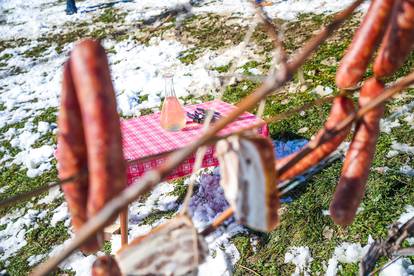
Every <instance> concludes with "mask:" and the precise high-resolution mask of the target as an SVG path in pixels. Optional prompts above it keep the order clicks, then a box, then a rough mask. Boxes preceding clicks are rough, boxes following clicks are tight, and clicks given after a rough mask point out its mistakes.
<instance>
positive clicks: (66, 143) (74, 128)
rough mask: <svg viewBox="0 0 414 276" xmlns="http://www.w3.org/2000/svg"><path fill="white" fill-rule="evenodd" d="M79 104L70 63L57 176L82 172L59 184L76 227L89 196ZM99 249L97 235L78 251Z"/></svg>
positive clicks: (65, 77) (83, 216)
mask: <svg viewBox="0 0 414 276" xmlns="http://www.w3.org/2000/svg"><path fill="white" fill-rule="evenodd" d="M81 125H82V119H81V114H80V109H79V103H78V100H77V97H76V93H75V88H74V86H73V80H72V76H71V73H70V64H69V62H68V63H66V64H65V65H64V69H63V81H62V94H61V98H60V110H59V116H58V127H59V132H58V148H59V150H58V151H57V154H56V157H57V160H58V172H59V178H60V179H65V178H68V177H71V176H74V175H78V176H79V175H81V177H78V178H76V179H75V180H74V181H72V182H70V183H66V184H65V185H63V186H62V190H63V193H64V195H65V199H66V201H67V202H68V207H69V211H70V213H71V217H72V225H73V228H74V230H75V232H76V231H77V230H79V228H80V227H81V226H82V225H83V224H84V223H85V222H86V221H87V210H86V208H87V207H86V202H87V196H88V177H87V176H86V175H85V171H86V169H87V155H86V144H85V138H84V133H83V128H82V127H81ZM98 248H99V245H98V242H97V240H96V237H92V238H91V239H90V240H89V241H88V242H87V243H86V244H84V246H83V247H82V248H81V250H82V251H83V252H85V253H88V252H94V251H96V250H97V249H98Z"/></svg>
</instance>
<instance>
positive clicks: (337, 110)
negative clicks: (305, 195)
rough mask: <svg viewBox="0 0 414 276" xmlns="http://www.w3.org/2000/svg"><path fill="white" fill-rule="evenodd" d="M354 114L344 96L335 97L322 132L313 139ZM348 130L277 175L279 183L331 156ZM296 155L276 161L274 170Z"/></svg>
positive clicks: (349, 100) (350, 101) (351, 106)
mask: <svg viewBox="0 0 414 276" xmlns="http://www.w3.org/2000/svg"><path fill="white" fill-rule="evenodd" d="M354 112H355V110H354V104H353V102H352V100H351V99H349V98H347V97H344V96H338V97H336V98H335V99H334V101H333V104H332V108H331V112H330V114H329V117H328V119H327V121H326V123H325V126H324V128H323V129H322V130H320V131H319V132H318V134H317V136H316V138H315V139H317V140H319V139H320V138H321V137H322V136H323V135H325V133H326V131H327V130H329V129H332V128H334V127H335V126H336V125H337V124H338V123H339V122H341V121H342V120H344V119H345V118H346V117H347V116H348V115H350V114H352V113H354ZM350 130H351V126H349V127H347V128H346V129H344V130H343V131H341V133H339V134H338V135H336V136H335V137H334V138H332V139H331V140H330V141H328V142H326V143H323V144H322V145H320V146H318V147H317V148H315V149H314V150H313V151H312V152H311V153H309V154H308V155H306V156H305V157H304V158H302V159H301V160H300V161H298V162H297V163H296V164H295V165H293V166H292V167H291V168H289V169H288V170H287V171H286V172H283V173H281V174H280V175H279V181H280V182H282V181H285V180H288V179H291V178H293V177H295V176H298V175H301V174H302V173H303V172H305V171H306V170H308V169H309V168H311V167H313V166H314V165H316V164H318V163H319V162H320V161H321V160H323V159H324V158H326V157H327V156H329V154H331V153H332V152H333V151H334V150H335V149H336V148H337V147H338V146H339V145H340V144H341V143H342V141H343V140H344V139H345V138H346V136H347V135H348V133H349V132H350ZM317 140H316V141H317ZM297 154H298V153H292V154H291V155H288V156H286V157H284V158H282V159H280V160H277V162H276V170H277V171H279V170H280V168H281V167H283V166H284V165H285V164H286V163H288V162H289V161H290V160H291V159H293V158H294V157H295V156H296V155H297Z"/></svg>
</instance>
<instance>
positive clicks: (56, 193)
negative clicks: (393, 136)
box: [37, 187, 63, 204]
mask: <svg viewBox="0 0 414 276" xmlns="http://www.w3.org/2000/svg"><path fill="white" fill-rule="evenodd" d="M62 195H63V193H62V192H61V191H60V189H59V187H54V188H52V189H49V192H48V195H47V196H45V197H44V198H42V199H40V200H39V201H38V202H37V203H38V204H50V203H52V202H53V201H54V200H55V199H57V198H59V197H61V196H62Z"/></svg>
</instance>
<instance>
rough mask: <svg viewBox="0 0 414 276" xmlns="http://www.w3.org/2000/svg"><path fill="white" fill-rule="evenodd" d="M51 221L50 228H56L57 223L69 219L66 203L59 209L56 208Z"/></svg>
mask: <svg viewBox="0 0 414 276" xmlns="http://www.w3.org/2000/svg"><path fill="white" fill-rule="evenodd" d="M53 213H54V214H53V216H52V219H51V220H50V224H51V225H52V226H56V224H57V223H58V222H59V221H64V220H66V219H68V218H69V210H68V204H67V202H66V201H65V202H63V203H62V204H61V205H59V207H57V208H56V209H55V210H54V211H53Z"/></svg>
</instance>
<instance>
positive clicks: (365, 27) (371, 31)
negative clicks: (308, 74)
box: [336, 0, 395, 89]
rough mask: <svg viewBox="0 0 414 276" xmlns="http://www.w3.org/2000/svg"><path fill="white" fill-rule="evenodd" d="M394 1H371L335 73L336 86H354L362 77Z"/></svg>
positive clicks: (343, 87)
mask: <svg viewBox="0 0 414 276" xmlns="http://www.w3.org/2000/svg"><path fill="white" fill-rule="evenodd" d="M394 2H395V1H394V0H373V1H372V2H371V5H370V7H369V9H368V12H367V14H366V15H365V17H364V19H363V20H362V23H361V25H360V27H359V28H358V30H357V31H356V33H355V35H354V38H353V39H352V42H351V44H350V46H349V47H348V49H347V51H346V53H345V56H344V57H343V58H342V60H341V63H340V65H339V68H338V70H337V73H336V85H337V86H338V87H339V88H342V89H345V88H350V87H353V86H355V85H356V84H357V83H358V82H359V81H360V80H361V79H362V76H363V75H364V72H365V70H366V69H367V66H368V63H369V61H370V59H371V57H372V55H373V53H374V51H375V50H376V48H377V47H378V43H379V41H380V39H381V37H382V36H383V33H384V31H385V26H386V25H387V23H388V21H389V18H390V15H391V12H392V7H393V4H394Z"/></svg>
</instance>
